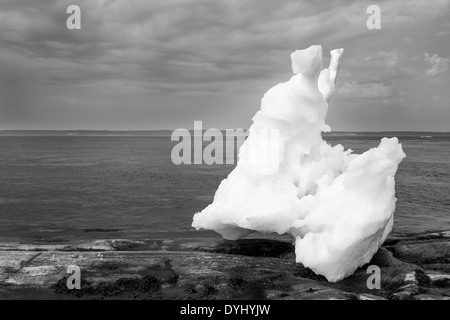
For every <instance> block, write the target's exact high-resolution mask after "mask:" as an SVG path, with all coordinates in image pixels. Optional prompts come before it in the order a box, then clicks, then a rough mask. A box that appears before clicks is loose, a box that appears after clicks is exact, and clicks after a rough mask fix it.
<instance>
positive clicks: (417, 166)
mask: <svg viewBox="0 0 450 320" xmlns="http://www.w3.org/2000/svg"><path fill="white" fill-rule="evenodd" d="M170 134H171V132H169V131H153V132H102V131H84V132H12V131H4V132H0V239H2V240H5V239H7V240H17V241H25V240H26V241H46V242H49V241H64V240H73V239H96V238H98V239H100V238H134V239H137V238H152V237H188V236H189V237H191V236H198V237H202V236H214V235H215V234H214V233H213V232H210V231H202V232H198V231H195V230H194V229H193V228H191V226H190V225H191V221H192V216H193V214H194V213H196V212H198V211H200V210H202V209H203V208H204V207H206V206H207V205H208V204H209V203H211V202H212V199H213V196H214V192H215V190H216V188H217V186H218V185H219V183H220V181H221V180H222V179H224V178H225V177H226V176H227V175H228V173H229V172H230V171H231V170H232V169H233V168H234V165H205V164H201V165H178V166H177V165H175V164H173V163H172V161H171V150H172V148H173V146H174V145H175V144H176V142H172V141H171V140H170ZM384 136H397V137H399V139H400V141H401V143H402V144H403V149H404V151H405V153H406V154H407V157H406V159H405V160H404V161H403V162H402V163H401V165H400V168H399V171H398V173H397V177H396V191H397V198H398V201H397V209H396V212H395V222H394V231H393V232H394V233H396V234H403V233H420V232H425V231H438V230H450V194H449V191H450V134H449V133H423V132H421V133H415V132H397V133H396V132H383V133H370V132H367V133H345V132H338V133H333V134H328V135H327V136H326V140H327V141H328V142H329V143H331V144H333V145H334V144H338V143H339V144H342V145H344V147H346V148H350V149H352V150H354V151H355V152H358V153H361V152H363V151H365V150H367V149H369V148H371V147H375V146H377V145H378V143H379V140H380V139H381V138H382V137H384ZM235 153H236V152H235ZM227 154H229V153H227Z"/></svg>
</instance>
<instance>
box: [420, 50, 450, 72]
mask: <svg viewBox="0 0 450 320" xmlns="http://www.w3.org/2000/svg"><path fill="white" fill-rule="evenodd" d="M449 61H450V59H448V58H444V57H439V56H438V55H437V54H434V55H430V54H429V53H428V52H425V62H426V63H428V65H429V66H428V68H427V69H426V71H425V75H426V76H427V77H434V76H436V75H438V74H440V73H444V72H445V71H447V69H448V64H449Z"/></svg>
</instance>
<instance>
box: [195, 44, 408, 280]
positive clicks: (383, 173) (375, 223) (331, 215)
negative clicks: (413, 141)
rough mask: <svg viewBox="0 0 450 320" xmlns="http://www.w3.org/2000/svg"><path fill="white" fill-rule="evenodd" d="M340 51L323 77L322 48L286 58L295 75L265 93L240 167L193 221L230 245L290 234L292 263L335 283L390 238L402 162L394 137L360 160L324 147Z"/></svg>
mask: <svg viewBox="0 0 450 320" xmlns="http://www.w3.org/2000/svg"><path fill="white" fill-rule="evenodd" d="M343 51H344V50H343V49H337V50H333V51H331V62H330V65H329V67H328V68H325V69H323V67H322V48H321V46H317V45H316V46H311V47H309V48H308V49H305V50H297V51H295V52H294V53H292V55H291V60H292V69H293V72H294V74H295V75H294V76H292V78H291V79H290V80H289V81H287V82H285V83H281V84H278V85H276V86H275V87H273V88H271V89H270V90H269V91H268V92H267V93H266V94H265V95H264V97H263V99H262V101H261V109H260V110H259V111H258V112H257V113H256V115H255V116H254V117H253V124H252V126H251V127H250V129H249V137H248V138H247V140H246V141H245V143H244V144H243V145H242V146H241V149H240V151H239V161H238V163H237V166H236V168H235V169H234V170H233V171H232V172H231V173H230V174H229V176H228V177H227V178H226V179H225V180H223V181H222V182H221V184H220V185H219V188H218V189H217V191H216V194H215V196H214V201H213V203H212V204H210V205H209V206H208V207H206V208H205V209H204V210H203V211H201V212H199V213H196V214H195V216H194V219H193V223H192V226H193V227H195V228H197V229H201V228H203V229H210V230H215V231H216V232H218V233H220V234H221V235H222V236H223V237H224V238H226V239H231V240H236V239H239V238H242V237H245V236H246V235H248V234H249V233H250V232H253V231H259V232H263V233H272V232H276V233H279V234H286V233H287V234H291V235H292V236H293V237H294V238H295V254H296V262H301V263H302V264H303V265H305V266H306V267H309V268H311V269H312V270H313V271H314V272H316V273H317V274H321V275H324V276H325V277H326V278H327V279H328V280H329V281H332V282H335V281H339V280H341V279H343V278H345V277H347V276H349V275H351V274H353V272H354V271H355V270H356V269H357V268H358V267H360V266H362V265H364V264H366V263H368V262H369V261H370V259H371V257H372V256H373V255H374V254H375V252H376V251H377V250H378V248H379V246H380V245H381V244H382V243H383V241H384V240H385V239H386V237H387V235H388V234H389V232H390V231H391V229H392V225H393V214H394V211H395V202H396V198H395V181H394V176H395V173H396V171H397V168H398V165H399V163H400V162H401V161H402V159H403V158H404V157H405V154H404V153H403V150H402V147H401V144H399V142H398V140H397V138H391V139H387V138H384V139H382V140H381V143H380V145H379V146H378V147H377V148H373V149H370V150H368V151H367V152H365V153H363V154H360V155H358V154H353V153H352V151H351V150H344V148H343V147H342V146H341V145H336V146H334V147H332V146H330V145H329V144H328V143H326V142H325V141H324V140H323V139H322V136H321V132H325V131H329V130H330V128H329V127H328V126H327V125H326V123H325V116H326V114H327V109H328V100H329V99H330V97H331V95H332V94H333V93H334V91H335V81H336V76H337V72H338V66H339V63H340V61H341V58H342V54H343ZM261 133H264V134H261ZM255 159H256V160H258V159H259V160H261V159H263V160H264V161H255Z"/></svg>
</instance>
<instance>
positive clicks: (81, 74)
mask: <svg viewBox="0 0 450 320" xmlns="http://www.w3.org/2000/svg"><path fill="white" fill-rule="evenodd" d="M373 4H375V5H378V6H379V7H380V9H381V29H380V30H369V29H368V28H367V26H366V21H367V19H368V17H369V15H370V14H368V13H367V12H366V10H367V7H368V6H369V5H373ZM69 5H78V6H79V7H80V8H81V30H69V29H68V28H67V27H66V20H67V18H68V17H69V14H67V13H66V9H67V7H68V6H69ZM313 44H320V45H322V47H323V51H324V65H325V66H327V65H328V62H329V51H330V50H332V49H336V48H344V49H345V53H344V61H343V64H342V66H341V70H340V74H339V78H338V80H337V92H336V93H335V95H334V96H333V98H332V99H331V101H330V106H329V112H328V117H327V123H328V124H329V125H330V126H331V128H332V130H344V131H397V130H400V131H403V130H408V131H450V71H449V64H450V0H446V1H444V0H442V1H438V0H436V1H427V0H422V1H418V0H405V1H404V0H389V1H378V2H373V1H368V2H366V1H350V0H345V1H332V2H324V1H304V0H294V1H283V0H282V1H273V0H271V1H267V0H239V1H236V0H214V1H211V0H176V1H174V0H158V1H156V0H152V1H148V0H132V1H131V0H130V1H126V0H110V1H108V0H70V1H59V0H0V130H11V129H38V130H45V129H54V130H75V129H101V130H152V129H175V128H186V129H192V128H193V122H194V120H201V121H203V128H204V129H206V128H219V129H226V128H248V127H249V126H250V124H251V118H252V116H253V115H254V114H255V113H256V111H257V110H258V109H259V107H260V100H261V98H262V96H263V95H264V93H265V92H266V91H267V90H268V89H269V88H271V87H272V86H274V85H276V84H278V83H280V82H284V81H287V80H288V79H289V78H290V77H291V76H292V75H293V74H292V70H291V63H290V53H291V52H292V51H294V50H296V49H304V48H307V47H309V46H310V45H313Z"/></svg>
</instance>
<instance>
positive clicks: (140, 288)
mask: <svg viewBox="0 0 450 320" xmlns="http://www.w3.org/2000/svg"><path fill="white" fill-rule="evenodd" d="M70 265H76V266H79V267H80V270H81V289H79V290H77V289H73V290H69V289H68V288H67V279H68V277H69V276H70V274H68V273H67V268H68V266H70ZM369 265H377V266H379V267H380V269H381V288H380V289H372V290H371V289H369V288H368V287H367V279H368V278H369V277H370V276H371V274H370V273H367V267H368V266H369ZM0 299H343V300H348V299H358V300H378V299H400V300H404V299H413V300H429V299H433V300H434V299H438V300H450V232H439V233H430V234H422V235H415V236H404V237H391V238H390V239H389V240H388V241H386V243H385V244H384V245H383V246H382V247H381V248H380V250H379V251H378V253H377V254H376V255H375V256H374V257H373V259H372V261H371V263H370V264H368V265H367V266H364V267H362V268H360V269H359V270H357V271H356V272H355V274H354V275H353V276H351V277H348V278H347V279H345V280H343V281H340V282H338V283H329V282H327V281H326V279H325V278H323V277H322V276H318V275H316V274H315V273H314V272H312V271H311V270H310V269H308V268H305V267H304V266H302V265H301V264H296V263H295V255H294V247H293V245H292V243H291V242H290V241H288V240H272V239H245V240H240V241H225V240H220V239H204V238H203V239H174V240H170V239H155V240H143V241H134V240H133V241H132V240H97V241H84V242H81V241H78V242H70V243H69V242H63V243H51V244H22V243H0Z"/></svg>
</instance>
